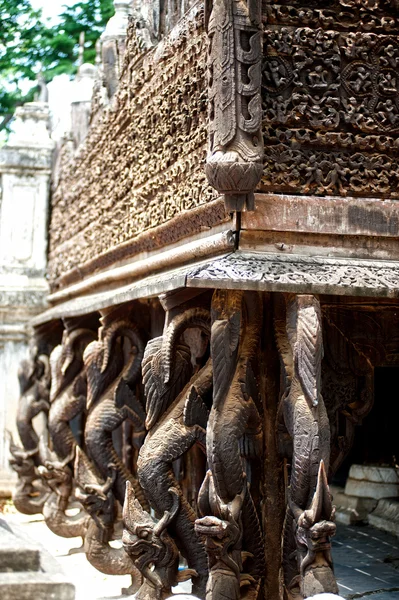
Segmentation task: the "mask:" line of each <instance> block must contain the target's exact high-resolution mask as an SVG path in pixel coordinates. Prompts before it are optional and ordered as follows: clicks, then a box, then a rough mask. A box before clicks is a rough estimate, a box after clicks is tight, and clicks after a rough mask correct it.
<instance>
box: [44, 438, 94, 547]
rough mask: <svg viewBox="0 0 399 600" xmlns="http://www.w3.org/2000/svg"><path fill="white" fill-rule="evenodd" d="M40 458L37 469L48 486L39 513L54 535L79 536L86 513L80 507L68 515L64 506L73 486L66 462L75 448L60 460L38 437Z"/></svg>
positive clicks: (67, 504)
mask: <svg viewBox="0 0 399 600" xmlns="http://www.w3.org/2000/svg"><path fill="white" fill-rule="evenodd" d="M39 451H40V458H41V462H42V464H41V465H40V466H39V467H38V470H39V473H40V475H41V477H42V479H43V481H44V482H45V484H46V485H47V486H48V488H49V489H50V494H49V495H48V496H47V498H46V501H45V503H44V505H43V510H42V512H43V516H44V520H45V522H46V525H47V527H48V528H49V529H50V530H51V531H52V532H53V533H55V534H56V535H59V536H61V537H65V538H71V537H79V536H80V537H82V538H84V537H85V535H86V531H87V528H88V525H89V522H90V517H89V515H88V514H87V513H85V512H84V511H80V512H79V513H78V514H76V515H73V516H69V515H67V514H66V512H65V511H66V510H67V508H68V506H69V502H70V498H71V495H72V492H73V490H74V481H73V474H72V470H71V468H70V467H69V463H70V462H71V461H72V460H73V458H74V454H75V448H74V449H73V453H72V454H71V455H70V456H67V457H66V458H65V459H64V460H61V459H60V458H59V457H58V456H57V454H56V453H55V452H52V451H51V450H50V449H49V448H48V446H47V444H46V443H45V441H44V438H43V437H42V438H41V440H40V444H39Z"/></svg>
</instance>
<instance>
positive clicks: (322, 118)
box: [261, 26, 399, 197]
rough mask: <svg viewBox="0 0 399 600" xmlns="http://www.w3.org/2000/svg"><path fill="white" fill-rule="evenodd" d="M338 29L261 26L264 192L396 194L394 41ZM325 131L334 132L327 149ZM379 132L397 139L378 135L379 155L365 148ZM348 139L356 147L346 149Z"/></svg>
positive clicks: (398, 53)
mask: <svg viewBox="0 0 399 600" xmlns="http://www.w3.org/2000/svg"><path fill="white" fill-rule="evenodd" d="M337 29H338V30H337V31H334V30H332V29H331V30H330V29H329V30H328V31H324V30H323V29H322V28H321V27H319V28H318V29H311V28H310V27H298V28H296V29H294V30H288V29H287V28H285V27H283V26H281V27H278V28H273V29H266V30H265V46H264V47H265V55H264V61H263V69H262V73H263V75H262V86H263V92H262V100H263V111H264V141H265V145H267V146H268V148H269V149H268V152H267V153H266V155H265V168H264V174H263V178H262V183H261V190H262V191H278V190H282V191H285V192H289V193H306V194H308V193H313V194H320V195H343V196H345V195H347V194H348V193H350V194H351V195H357V196H365V195H366V196H390V197H392V196H395V195H396V194H397V187H398V181H397V179H398V170H397V168H396V163H397V158H396V154H397V143H395V142H394V140H395V138H396V136H397V134H398V133H399V80H398V77H397V62H398V60H399V45H398V43H397V41H396V38H394V37H391V36H385V37H383V38H382V37H381V36H378V35H376V34H375V33H360V32H356V33H343V32H342V33H341V32H340V29H341V28H340V27H337ZM276 126H277V127H278V128H279V130H278V131H276V130H275V127H276ZM286 127H287V128H288V129H285V128H286ZM314 130H316V132H317V133H314ZM330 131H331V132H337V134H335V133H331V135H330V139H332V137H334V139H335V147H334V148H331V150H330V149H328V150H327V151H326V148H325V146H324V141H325V140H328V139H329V134H328V133H327V132H330ZM338 132H339V133H338ZM344 132H345V133H344ZM381 132H384V133H386V134H390V135H392V136H395V137H394V138H393V139H392V140H391V139H389V138H386V137H381V148H378V151H379V152H380V153H378V154H377V153H376V152H375V151H374V153H370V152H369V151H370V150H372V148H371V147H370V142H371V141H372V140H374V139H376V137H378V135H379V134H381ZM370 134H377V135H376V136H375V135H373V136H370ZM354 137H355V138H356V143H355V145H357V147H358V152H355V153H349V152H346V151H345V150H344V148H346V147H347V145H348V144H347V142H348V139H350V138H352V139H353V138H354ZM365 151H366V152H365Z"/></svg>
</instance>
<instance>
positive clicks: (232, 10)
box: [206, 0, 263, 211]
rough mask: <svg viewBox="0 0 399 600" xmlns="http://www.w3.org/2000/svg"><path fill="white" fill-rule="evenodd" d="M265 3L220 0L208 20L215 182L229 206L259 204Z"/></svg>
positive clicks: (209, 170)
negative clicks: (262, 4) (258, 185)
mask: <svg viewBox="0 0 399 600" xmlns="http://www.w3.org/2000/svg"><path fill="white" fill-rule="evenodd" d="M261 35H262V34H261V2H259V1H258V0H255V1H254V2H252V1H249V2H246V1H245V0H233V1H230V0H214V2H213V6H212V11H211V14H210V18H209V23H208V38H209V49H208V71H209V76H208V102H209V130H208V136H209V154H208V157H207V162H206V174H207V177H208V181H209V183H210V184H211V185H212V186H213V187H214V188H215V189H216V190H217V191H218V192H219V193H221V194H224V197H225V204H226V208H227V210H228V211H241V210H243V209H245V208H247V209H248V210H253V209H254V193H253V192H254V190H255V188H256V186H257V184H258V183H259V181H260V179H261V176H262V159H263V140H262V132H261V122H262V110H261V95H260V86H261V59H262V57H261V52H262V50H261V46H262V42H261V39H262V38H261Z"/></svg>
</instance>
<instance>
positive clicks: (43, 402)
mask: <svg viewBox="0 0 399 600" xmlns="http://www.w3.org/2000/svg"><path fill="white" fill-rule="evenodd" d="M18 380H19V386H20V391H21V395H20V397H19V401H18V409H17V429H18V434H19V437H20V440H21V442H22V445H23V447H24V449H25V450H26V451H27V452H31V451H34V450H37V448H38V444H39V437H38V435H37V433H36V431H35V430H34V427H33V424H32V420H33V419H34V417H36V416H37V415H38V414H39V413H40V412H44V413H48V411H49V409H50V403H49V395H50V363H49V358H48V356H46V355H45V354H41V355H40V356H38V354H37V349H36V348H35V349H34V351H33V355H32V357H31V358H30V359H29V360H23V361H22V362H21V365H20V367H19V370H18ZM32 456H33V460H34V461H35V464H38V454H37V452H36V453H34V454H33V455H32Z"/></svg>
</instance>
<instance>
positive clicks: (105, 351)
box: [84, 315, 147, 506]
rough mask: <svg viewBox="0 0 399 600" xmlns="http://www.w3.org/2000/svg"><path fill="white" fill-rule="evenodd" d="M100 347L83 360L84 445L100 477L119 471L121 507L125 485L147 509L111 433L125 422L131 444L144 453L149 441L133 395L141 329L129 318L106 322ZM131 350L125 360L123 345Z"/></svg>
mask: <svg viewBox="0 0 399 600" xmlns="http://www.w3.org/2000/svg"><path fill="white" fill-rule="evenodd" d="M102 323H103V325H102V327H101V328H100V331H99V341H98V342H92V343H91V344H89V346H88V347H87V349H86V351H85V354H84V362H85V368H86V374H87V383H88V388H87V410H88V415H87V420H86V427H85V442H86V448H87V453H88V456H89V458H90V460H92V461H93V463H94V464H95V466H96V468H97V469H98V471H99V473H100V474H101V476H102V477H103V478H104V479H106V478H107V477H108V475H109V466H110V465H111V464H113V465H114V466H115V469H116V474H115V480H114V483H113V492H114V494H115V497H116V498H117V500H118V501H119V502H120V503H121V505H123V501H124V497H125V489H126V482H127V481H130V482H131V484H132V485H133V486H134V488H135V493H136V495H137V497H138V499H139V501H140V502H141V503H142V504H143V506H147V501H146V498H145V496H144V494H143V492H142V490H141V488H140V485H139V484H138V481H137V480H136V479H135V477H133V475H132V473H131V472H130V471H129V469H128V468H127V467H126V466H125V465H124V464H123V462H122V460H121V459H120V457H119V456H118V454H117V452H116V450H115V448H114V445H113V441H112V432H113V431H114V430H115V429H117V427H119V426H120V425H121V424H122V423H123V422H124V421H125V420H126V419H129V420H130V421H131V422H132V423H133V426H134V436H133V443H135V444H136V446H137V447H140V445H141V443H142V440H143V438H144V435H145V428H144V422H145V412H144V408H143V406H142V405H141V402H140V400H139V398H138V397H137V394H136V392H135V386H136V385H137V383H138V380H139V376H140V373H141V361H142V358H143V354H144V342H143V340H142V337H141V335H140V333H139V330H138V328H137V326H136V325H135V324H134V323H133V322H132V320H131V319H129V318H126V317H124V318H118V317H116V318H113V317H112V315H111V316H108V317H103V319H102ZM123 339H124V340H128V342H129V345H130V349H129V354H128V358H127V359H126V360H125V359H124V353H123V345H122V343H121V340H123Z"/></svg>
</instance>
